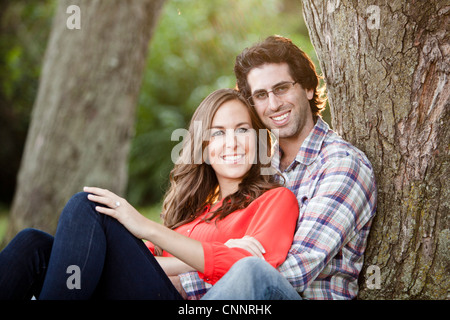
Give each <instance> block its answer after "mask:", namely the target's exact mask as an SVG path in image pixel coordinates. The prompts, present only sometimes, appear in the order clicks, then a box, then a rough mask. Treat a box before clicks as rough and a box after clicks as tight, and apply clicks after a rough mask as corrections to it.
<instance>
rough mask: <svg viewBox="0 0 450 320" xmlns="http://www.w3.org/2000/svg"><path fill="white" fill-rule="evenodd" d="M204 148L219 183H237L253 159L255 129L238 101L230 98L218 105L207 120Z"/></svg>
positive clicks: (242, 105)
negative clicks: (206, 136) (209, 127)
mask: <svg viewBox="0 0 450 320" xmlns="http://www.w3.org/2000/svg"><path fill="white" fill-rule="evenodd" d="M207 149H208V151H207V154H208V161H209V163H210V164H211V166H212V168H213V169H214V171H215V173H216V176H217V180H218V182H219V185H220V187H221V188H223V186H224V185H225V184H228V185H230V184H235V186H236V187H237V185H238V184H239V183H240V182H241V181H242V178H243V177H244V175H245V174H246V173H247V172H248V171H249V170H250V168H251V166H252V164H253V163H255V162H256V132H255V130H254V129H253V127H252V121H251V118H250V114H249V112H248V111H247V107H246V106H245V105H244V104H243V103H242V102H241V101H239V100H230V101H227V102H225V103H223V104H222V105H221V106H220V107H219V109H218V110H217V112H216V113H215V115H214V118H213V120H212V123H211V129H210V139H209V144H208V148H207Z"/></svg>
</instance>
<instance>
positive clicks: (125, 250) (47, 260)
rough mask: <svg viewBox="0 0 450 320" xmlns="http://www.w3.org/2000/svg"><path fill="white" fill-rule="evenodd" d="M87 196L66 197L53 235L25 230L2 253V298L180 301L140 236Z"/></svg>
mask: <svg viewBox="0 0 450 320" xmlns="http://www.w3.org/2000/svg"><path fill="white" fill-rule="evenodd" d="M87 195H88V194H87V193H84V192H81V193H77V194H76V195H74V196H73V197H72V198H71V199H70V200H69V202H68V203H67V204H66V206H65V207H64V210H63V211H62V213H61V217H60V219H59V222H58V227H57V230H56V234H55V237H52V236H50V235H48V234H46V233H44V232H41V231H39V230H35V229H25V230H23V231H21V232H19V233H18V234H17V236H16V237H15V238H14V239H13V240H12V241H11V242H10V243H9V244H8V246H7V247H6V248H5V249H4V250H3V251H2V252H0V299H30V298H31V297H32V296H33V295H34V296H35V297H36V298H38V299H40V300H45V299H51V300H56V299H67V300H69V299H95V298H98V299H182V298H181V295H180V294H179V293H178V291H177V290H176V289H175V287H174V286H173V285H172V283H171V281H170V280H169V278H168V277H167V276H166V274H165V273H164V271H163V270H162V268H161V267H160V265H159V263H158V262H157V261H156V259H155V258H154V257H153V255H152V253H151V252H150V251H149V250H148V248H147V247H146V246H145V244H144V243H143V242H142V240H140V239H137V238H136V237H134V236H133V235H132V234H131V233H130V232H129V231H128V230H126V229H125V227H123V226H122V225H121V224H120V223H119V222H118V221H117V220H115V219H113V218H111V217H109V216H106V215H103V214H100V213H98V212H97V211H95V205H98V204H95V203H93V202H91V201H89V200H88V199H87ZM71 266H75V268H77V269H71ZM77 271H78V272H79V274H78V275H77V274H76V272H77ZM71 277H73V278H71ZM69 278H71V279H69ZM77 279H78V282H77ZM76 283H78V285H79V288H77V286H75V285H74V284H76Z"/></svg>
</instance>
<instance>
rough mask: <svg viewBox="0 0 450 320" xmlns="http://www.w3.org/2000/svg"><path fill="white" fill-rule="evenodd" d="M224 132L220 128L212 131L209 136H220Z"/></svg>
mask: <svg viewBox="0 0 450 320" xmlns="http://www.w3.org/2000/svg"><path fill="white" fill-rule="evenodd" d="M223 134H224V132H223V131H222V130H218V131H214V132H213V133H212V134H211V137H219V136H221V135H223Z"/></svg>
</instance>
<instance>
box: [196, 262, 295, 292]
mask: <svg viewBox="0 0 450 320" xmlns="http://www.w3.org/2000/svg"><path fill="white" fill-rule="evenodd" d="M202 300H301V296H300V295H299V294H298V293H297V291H296V290H295V289H294V288H293V287H292V285H291V284H290V283H289V281H287V280H286V279H285V278H284V277H283V276H282V275H281V274H280V273H279V272H278V270H276V269H275V268H274V267H272V266H271V265H270V264H268V263H267V262H265V261H264V260H262V259H260V258H256V257H248V258H244V259H241V260H239V261H238V262H236V263H235V264H234V265H233V266H232V267H231V269H230V270H229V271H228V272H227V273H226V274H225V275H224V276H223V277H222V279H220V280H219V281H218V282H217V283H216V284H215V285H214V286H213V287H212V288H211V289H209V290H208V292H207V293H206V294H205V295H204V296H203V297H202Z"/></svg>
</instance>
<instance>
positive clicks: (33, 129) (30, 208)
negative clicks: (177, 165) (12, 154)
mask: <svg viewBox="0 0 450 320" xmlns="http://www.w3.org/2000/svg"><path fill="white" fill-rule="evenodd" d="M162 3H163V0H139V1H123V0H108V1H101V0H96V1H95V0H85V1H83V0H70V1H69V0H63V1H60V3H59V6H58V8H57V10H56V12H55V17H54V21H53V27H52V32H51V35H50V39H49V42H48V45H47V50H46V54H45V57H44V61H43V68H42V73H41V78H40V85H39V90H38V95H37V98H36V101H35V104H34V106H33V112H32V120H31V125H30V128H29V132H28V137H27V142H26V146H25V151H24V156H23V158H22V164H21V168H20V172H19V175H18V186H17V190H16V193H15V197H14V201H13V205H12V212H11V218H10V223H9V226H8V228H9V229H8V237H7V239H6V240H8V239H10V238H11V236H12V235H14V234H15V233H16V232H17V231H18V230H21V229H22V228H24V227H36V228H40V229H43V230H45V231H48V232H53V231H54V230H55V228H56V224H57V219H58V216H59V214H60V212H61V209H62V208H63V206H64V204H65V203H66V202H67V200H68V199H69V198H70V196H71V195H72V194H74V193H75V192H78V191H81V190H82V187H83V186H84V185H91V186H99V187H104V188H108V189H110V190H112V191H114V192H117V193H119V194H122V193H123V192H124V189H125V187H126V183H127V176H128V173H127V160H128V159H127V158H128V152H129V146H130V138H131V137H132V134H133V128H134V120H135V108H136V104H137V97H138V94H139V89H140V84H141V78H142V75H143V71H144V68H145V62H146V58H147V48H148V44H149V40H150V38H151V35H152V30H153V27H154V25H155V23H156V20H157V18H158V16H159V13H160V9H161V7H162ZM71 5H77V6H78V7H79V8H80V18H81V19H80V21H81V25H80V26H81V29H70V28H68V27H67V23H66V22H67V21H68V19H70V21H71V22H73V21H74V20H72V18H71V17H72V14H73V13H74V12H71V11H69V13H67V8H68V7H69V6H71Z"/></svg>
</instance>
